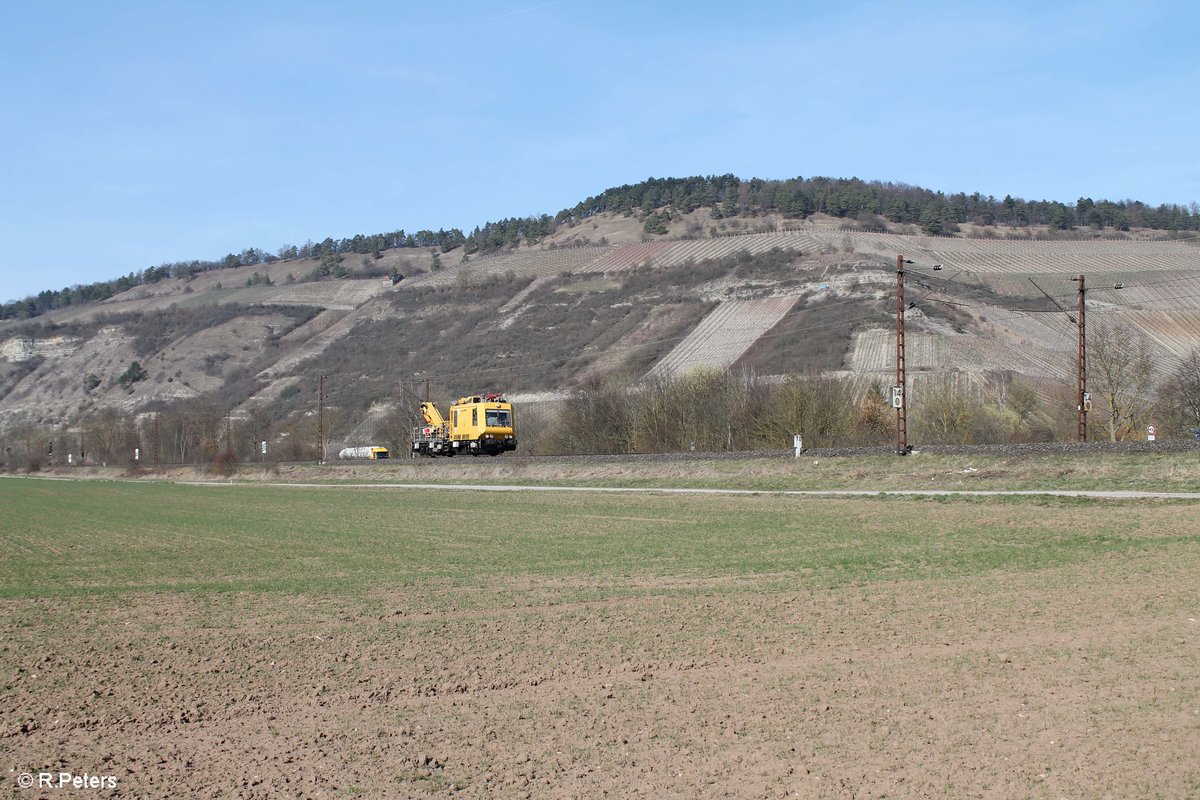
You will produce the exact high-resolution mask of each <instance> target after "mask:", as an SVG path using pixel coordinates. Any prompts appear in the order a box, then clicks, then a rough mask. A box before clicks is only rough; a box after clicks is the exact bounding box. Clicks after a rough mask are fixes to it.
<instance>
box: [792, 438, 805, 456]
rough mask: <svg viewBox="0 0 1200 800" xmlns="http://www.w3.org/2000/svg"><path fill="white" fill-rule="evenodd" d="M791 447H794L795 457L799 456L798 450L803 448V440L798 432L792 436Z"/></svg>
mask: <svg viewBox="0 0 1200 800" xmlns="http://www.w3.org/2000/svg"><path fill="white" fill-rule="evenodd" d="M792 447H794V448H796V458H799V457H800V451H801V450H803V449H804V440H803V439H801V438H800V434H798V433H797V434H796V435H795V436H793V437H792Z"/></svg>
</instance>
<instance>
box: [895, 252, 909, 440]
mask: <svg viewBox="0 0 1200 800" xmlns="http://www.w3.org/2000/svg"><path fill="white" fill-rule="evenodd" d="M906 394H907V392H906V391H905V373H904V256H896V385H895V386H894V387H892V406H893V407H894V408H895V409H896V455H900V456H903V455H908V398H907V397H905V395H906Z"/></svg>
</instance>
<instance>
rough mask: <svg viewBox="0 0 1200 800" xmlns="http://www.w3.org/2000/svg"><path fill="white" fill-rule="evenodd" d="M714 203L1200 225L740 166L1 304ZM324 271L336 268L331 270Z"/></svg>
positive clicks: (925, 221) (530, 238) (898, 217)
mask: <svg viewBox="0 0 1200 800" xmlns="http://www.w3.org/2000/svg"><path fill="white" fill-rule="evenodd" d="M698 208H709V209H711V210H712V214H713V216H715V217H717V218H724V217H735V216H739V215H759V214H779V215H781V216H783V217H785V218H789V219H803V218H805V217H808V216H810V215H813V214H818V213H823V214H829V215H831V216H834V217H840V218H845V219H854V220H858V221H860V222H865V223H867V224H869V223H870V222H871V221H873V220H887V221H889V222H892V223H897V224H910V225H914V226H919V227H920V228H921V229H922V230H923V231H925V232H926V233H929V234H934V235H938V234H950V233H955V232H957V231H958V230H959V226H960V225H962V224H965V223H972V224H976V225H984V226H996V225H1005V226H1011V227H1026V226H1032V225H1037V226H1048V227H1050V228H1052V229H1055V230H1071V229H1073V228H1078V227H1090V228H1094V229H1097V230H1105V229H1110V230H1117V231H1126V230H1129V229H1130V228H1150V229H1153V230H1163V231H1198V230H1200V205H1198V204H1197V203H1191V204H1190V205H1189V206H1183V205H1178V204H1163V205H1159V206H1157V207H1153V206H1149V205H1147V204H1145V203H1142V202H1140V201H1135V200H1120V201H1110V200H1093V199H1092V198H1090V197H1081V198H1079V199H1078V200H1077V201H1075V203H1073V204H1067V203H1062V202H1058V201H1053V200H1024V199H1021V198H1015V197H1012V196H1011V195H1006V196H1005V197H1004V198H1000V199H998V198H996V197H993V196H992V195H986V196H985V195H982V194H980V193H979V192H975V193H973V194H966V193H964V192H959V193H956V194H945V193H943V192H935V191H933V190H930V189H923V188H921V187H918V186H910V185H907V184H903V183H890V182H881V181H863V180H859V179H858V178H848V179H847V178H824V177H813V178H800V177H797V178H791V179H788V180H763V179H760V178H752V179H750V180H742V179H741V178H738V177H737V176H735V175H709V176H693V177H689V178H650V179H648V180H645V181H642V182H640V183H636V184H626V185H624V186H617V187H614V188H611V189H607V190H605V191H604V192H602V193H600V194H599V195H596V196H595V197H589V198H587V199H586V200H584V201H583V202H581V203H578V204H576V205H575V206H574V207H573V208H569V209H563V210H562V211H560V212H558V214H556V215H555V216H553V217H550V216H549V215H546V214H542V215H538V216H530V217H512V218H507V219H502V220H500V221H498V222H488V223H487V224H485V225H483V226H481V227H477V228H475V229H474V230H472V231H471V232H470V233H469V234H464V233H463V232H462V231H461V230H459V229H458V228H451V229H450V230H444V229H439V230H437V231H431V230H421V231H416V232H415V233H408V232H406V231H404V230H403V229H401V230H397V231H392V232H389V233H377V234H370V235H364V234H358V235H355V236H352V237H349V238H343V239H334V238H332V237H327V238H325V239H324V240H323V241H321V242H319V243H317V242H313V241H308V242H306V243H305V244H304V245H302V246H296V245H285V246H283V247H280V248H279V249H278V250H276V251H275V252H274V253H272V252H268V251H266V250H262V249H259V248H256V247H248V248H246V249H245V250H242V251H241V252H240V253H230V254H228V255H226V256H225V257H224V258H223V259H220V260H219V261H201V260H193V261H179V262H169V263H164V264H161V265H159V266H156V267H149V268H147V269H145V270H143V271H142V272H130V273H129V274H128V275H124V276H121V277H119V278H116V279H113V280H107V281H98V282H96V283H91V284H87V285H75V286H70V287H67V288H64V289H61V290H58V291H54V290H46V291H43V292H40V293H38V294H37V295H36V296H32V297H27V298H25V299H23V300H17V301H14V302H10V303H4V304H0V319H13V318H28V317H35V316H38V315H40V314H44V313H45V312H47V311H51V310H53V309H57V308H65V307H68V306H73V305H79V304H81V303H90V302H96V301H100V300H105V299H108V298H110V297H112V296H114V295H116V294H120V293H121V292H124V291H126V290H128V289H131V288H133V287H135V286H140V285H143V284H151V283H156V282H158V281H161V280H164V279H166V278H184V279H186V278H189V277H191V276H193V275H196V274H198V273H202V272H208V271H210V270H217V269H231V268H234V267H242V266H250V265H256V264H270V263H272V262H275V261H280V260H289V259H296V258H311V259H317V260H319V261H321V262H322V264H331V263H333V262H335V261H338V260H340V258H341V257H342V256H344V255H348V254H361V255H364V256H373V257H375V258H380V257H381V255H382V253H383V251H384V250H390V249H395V248H422V249H431V250H434V251H435V252H436V251H441V252H443V253H444V252H449V251H450V250H453V249H455V248H457V247H460V246H461V247H463V249H464V253H465V254H466V255H475V254H477V253H478V254H486V253H491V252H496V251H498V250H503V249H508V248H512V247H515V246H517V245H518V244H520V243H521V242H522V241H524V242H526V243H528V244H537V243H538V242H539V241H541V240H542V239H544V238H545V237H546V236H549V235H550V234H552V233H554V232H555V231H556V230H557V229H558V227H559V226H561V225H568V224H575V223H578V222H582V221H583V220H585V219H588V218H589V217H593V216H596V215H598V214H603V213H605V212H612V213H624V214H633V213H640V214H643V215H645V216H646V217H647V226H646V230H647V232H648V233H656V234H662V233H666V230H667V229H666V225H665V219H664V217H663V214H664V210H666V209H669V210H671V211H673V212H677V213H689V212H691V211H694V210H696V209H698ZM322 274H333V270H332V269H329V270H326V271H325V272H324V273H322Z"/></svg>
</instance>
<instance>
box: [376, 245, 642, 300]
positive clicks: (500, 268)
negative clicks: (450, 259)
mask: <svg viewBox="0 0 1200 800" xmlns="http://www.w3.org/2000/svg"><path fill="white" fill-rule="evenodd" d="M620 249H621V248H617V247H612V246H607V247H564V248H560V249H555V250H521V251H518V252H515V253H505V254H502V255H495V256H482V257H480V258H478V259H475V260H473V261H468V262H467V263H466V264H456V265H453V266H449V267H446V268H445V269H442V270H439V271H438V272H425V273H421V274H420V275H415V276H413V277H411V278H409V279H408V280H406V281H404V282H403V283H401V284H399V286H398V287H397V288H398V289H400V290H403V289H404V288H408V287H421V286H450V285H453V284H454V283H455V282H456V281H460V280H464V277H462V276H464V275H465V276H467V278H466V279H470V278H475V277H482V276H488V275H503V274H505V273H508V272H511V273H513V274H514V275H520V276H534V277H550V276H553V275H558V274H559V273H561V272H595V271H597V270H596V269H595V268H594V267H593V265H594V264H595V263H596V262H597V261H600V260H601V259H604V258H605V257H606V256H609V255H611V254H612V253H613V252H614V251H617V250H620Z"/></svg>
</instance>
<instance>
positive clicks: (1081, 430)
mask: <svg viewBox="0 0 1200 800" xmlns="http://www.w3.org/2000/svg"><path fill="white" fill-rule="evenodd" d="M1071 280H1078V281H1079V321H1078V322H1077V323H1076V327H1078V328H1079V374H1078V381H1077V384H1078V387H1077V388H1078V395H1079V396H1078V397H1077V398H1076V399H1077V400H1078V401H1079V417H1078V422H1077V425H1078V437H1079V441H1081V442H1086V441H1087V412H1088V406H1090V405H1091V398H1089V397H1088V392H1087V333H1086V328H1085V327H1084V319H1083V314H1084V302H1083V301H1084V293H1085V292H1086V291H1087V290H1086V289H1085V288H1084V285H1083V276H1082V275H1080V276H1079V277H1078V278H1072V279H1071Z"/></svg>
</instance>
